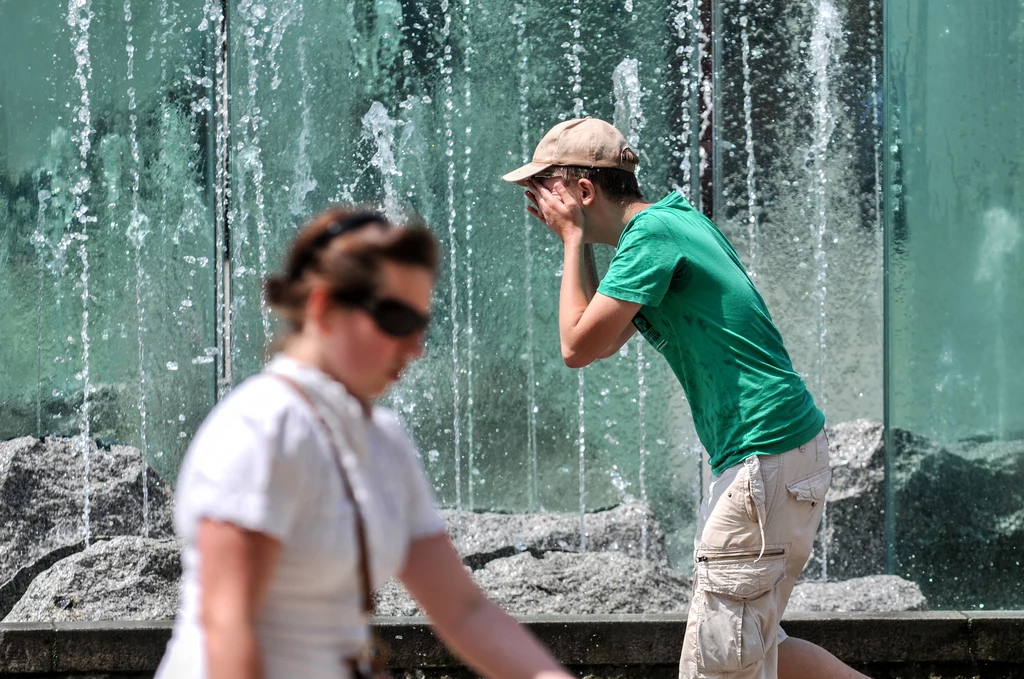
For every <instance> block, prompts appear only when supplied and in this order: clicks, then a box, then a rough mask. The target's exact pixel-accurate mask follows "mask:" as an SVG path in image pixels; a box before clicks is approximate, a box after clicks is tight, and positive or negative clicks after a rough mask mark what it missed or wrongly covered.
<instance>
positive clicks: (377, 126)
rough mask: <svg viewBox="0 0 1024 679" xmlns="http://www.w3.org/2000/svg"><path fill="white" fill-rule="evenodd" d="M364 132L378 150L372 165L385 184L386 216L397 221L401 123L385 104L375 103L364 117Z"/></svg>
mask: <svg viewBox="0 0 1024 679" xmlns="http://www.w3.org/2000/svg"><path fill="white" fill-rule="evenodd" d="M362 123H363V132H364V134H365V135H366V136H367V137H368V138H370V139H371V140H372V141H373V143H374V144H375V146H376V147H377V150H376V151H375V152H374V154H373V157H372V158H370V165H372V166H373V167H375V168H377V169H378V170H379V171H380V175H381V178H382V179H383V182H384V214H385V215H386V216H387V218H388V219H392V220H397V219H398V218H399V217H400V216H401V214H400V213H401V205H400V203H399V201H398V196H397V195H396V194H395V183H394V178H395V177H397V176H400V175H401V173H400V172H399V170H398V163H397V162H395V152H394V148H393V147H394V143H395V126H397V125H398V124H399V121H396V120H393V119H392V118H391V116H389V115H388V110H387V108H386V107H385V106H384V104H382V103H380V102H379V101H375V102H373V103H372V104H370V110H369V111H367V112H366V114H365V115H363V119H362Z"/></svg>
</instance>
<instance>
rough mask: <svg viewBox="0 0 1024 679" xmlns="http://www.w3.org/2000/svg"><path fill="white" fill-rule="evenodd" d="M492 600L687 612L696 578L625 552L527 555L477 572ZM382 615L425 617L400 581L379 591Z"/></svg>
mask: <svg viewBox="0 0 1024 679" xmlns="http://www.w3.org/2000/svg"><path fill="white" fill-rule="evenodd" d="M472 575H473V578H474V579H475V580H476V581H477V584H479V585H480V587H481V589H483V591H484V593H485V594H487V596H488V598H490V599H491V600H492V601H494V602H495V603H496V604H498V606H500V607H501V608H503V609H505V610H507V611H509V612H510V613H513V614H515V615H542V614H549V615H604V614H616V613H632V614H641V613H683V612H685V611H686V610H687V608H688V607H689V603H690V579H689V578H688V577H686V576H685V575H684V574H682V573H679V572H677V571H673V570H671V569H669V568H666V567H664V566H658V565H654V564H651V563H648V562H644V561H641V560H640V559H636V558H633V557H630V556H627V555H625V554H622V553H620V552H589V553H585V554H579V553H572V552H556V551H548V552H544V553H543V554H541V555H540V556H539V557H538V556H535V555H533V554H532V553H530V552H522V553H520V554H516V555H514V556H510V557H503V558H499V559H495V560H493V561H490V562H488V563H487V565H486V566H484V567H483V568H481V569H479V570H477V571H474V572H473V574H472ZM376 602H377V614H378V615H382V616H388V615H399V616H407V615H420V614H421V613H420V611H419V609H418V607H417V606H416V604H415V602H413V601H412V599H410V598H409V597H408V595H407V594H405V592H404V590H403V589H402V588H401V587H400V586H399V585H398V584H397V583H394V582H391V583H388V584H386V585H385V586H384V587H382V588H381V589H379V590H378V592H377V597H376Z"/></svg>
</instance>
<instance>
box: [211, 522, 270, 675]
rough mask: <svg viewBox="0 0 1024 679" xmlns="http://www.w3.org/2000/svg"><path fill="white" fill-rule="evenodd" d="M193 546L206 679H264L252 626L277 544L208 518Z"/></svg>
mask: <svg viewBox="0 0 1024 679" xmlns="http://www.w3.org/2000/svg"><path fill="white" fill-rule="evenodd" d="M196 542H197V548H198V551H199V592H200V600H199V613H200V621H201V624H202V626H203V633H204V636H205V641H206V661H207V668H208V671H209V679H263V677H264V674H263V662H262V660H261V658H260V653H259V646H258V644H257V642H256V630H255V625H254V622H255V619H256V612H257V611H258V610H259V606H260V603H261V602H262V601H263V597H264V595H265V594H266V591H267V585H268V584H269V583H270V575H271V573H273V571H274V567H275V565H276V564H277V558H278V555H279V554H280V553H281V543H280V542H279V541H277V540H276V539H274V538H272V537H270V536H268V535H266V534H264V533H257V532H254V531H250V530H245V529H244V528H240V527H238V526H236V525H235V524H232V523H226V522H222V521H212V520H210V519H203V520H202V521H200V523H199V533H198V536H197V541H196Z"/></svg>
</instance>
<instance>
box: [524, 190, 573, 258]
mask: <svg viewBox="0 0 1024 679" xmlns="http://www.w3.org/2000/svg"><path fill="white" fill-rule="evenodd" d="M526 186H527V191H526V198H527V200H529V201H530V203H532V205H527V206H526V211H527V212H529V213H530V214H531V215H533V216H534V217H536V218H537V219H539V220H540V221H542V222H543V223H544V225H545V226H547V227H548V228H549V229H551V232H552V233H554V234H555V235H556V236H558V238H559V240H561V241H562V242H563V243H565V242H567V240H569V239H575V240H576V242H578V243H582V242H583V209H582V207H581V206H580V204H579V201H577V200H576V197H575V196H573V195H572V193H570V191H569V189H568V188H567V187H566V185H565V182H564V181H563V180H562V178H561V177H551V178H545V179H539V180H537V179H534V180H531V181H529V182H528V183H527V185H526Z"/></svg>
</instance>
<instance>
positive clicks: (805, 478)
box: [679, 430, 832, 679]
mask: <svg viewBox="0 0 1024 679" xmlns="http://www.w3.org/2000/svg"><path fill="white" fill-rule="evenodd" d="M831 480H832V471H831V469H830V468H829V464H828V437H827V436H826V435H825V431H824V430H822V431H821V432H819V433H818V435H817V436H816V437H815V438H814V440H813V441H810V442H809V443H807V444H806V445H803V446H800V447H799V448H796V449H794V450H790V451H788V452H785V453H781V454H778V455H755V456H753V457H749V458H747V459H746V460H744V461H743V462H740V463H739V464H737V465H735V466H733V467H730V468H729V469H727V470H726V471H725V472H724V473H723V474H722V475H721V476H716V477H714V478H713V479H712V482H711V488H710V490H709V492H708V495H707V497H706V498H704V502H703V503H702V504H701V508H700V516H699V517H698V520H697V537H696V539H695V540H694V559H695V561H696V574H695V576H694V580H693V599H692V601H691V603H690V614H689V618H688V619H687V621H686V636H685V638H684V640H683V651H682V657H681V658H680V660H679V677H680V679H698V678H700V679H712V678H718V677H729V679H775V677H777V676H778V644H779V643H780V642H781V641H783V640H785V638H786V635H785V632H783V631H782V628H781V627H779V620H780V619H781V618H782V612H783V611H784V610H785V608H786V604H787V603H788V602H789V595H790V594H791V593H792V591H793V584H794V583H795V582H796V579H797V576H799V575H800V571H802V570H803V568H804V565H806V563H807V559H808V558H809V557H810V554H811V547H812V545H813V543H814V536H815V534H816V533H817V530H818V524H819V523H820V522H821V514H822V510H823V509H824V504H825V503H824V500H825V492H826V491H827V490H828V486H829V483H830V482H831Z"/></svg>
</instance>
